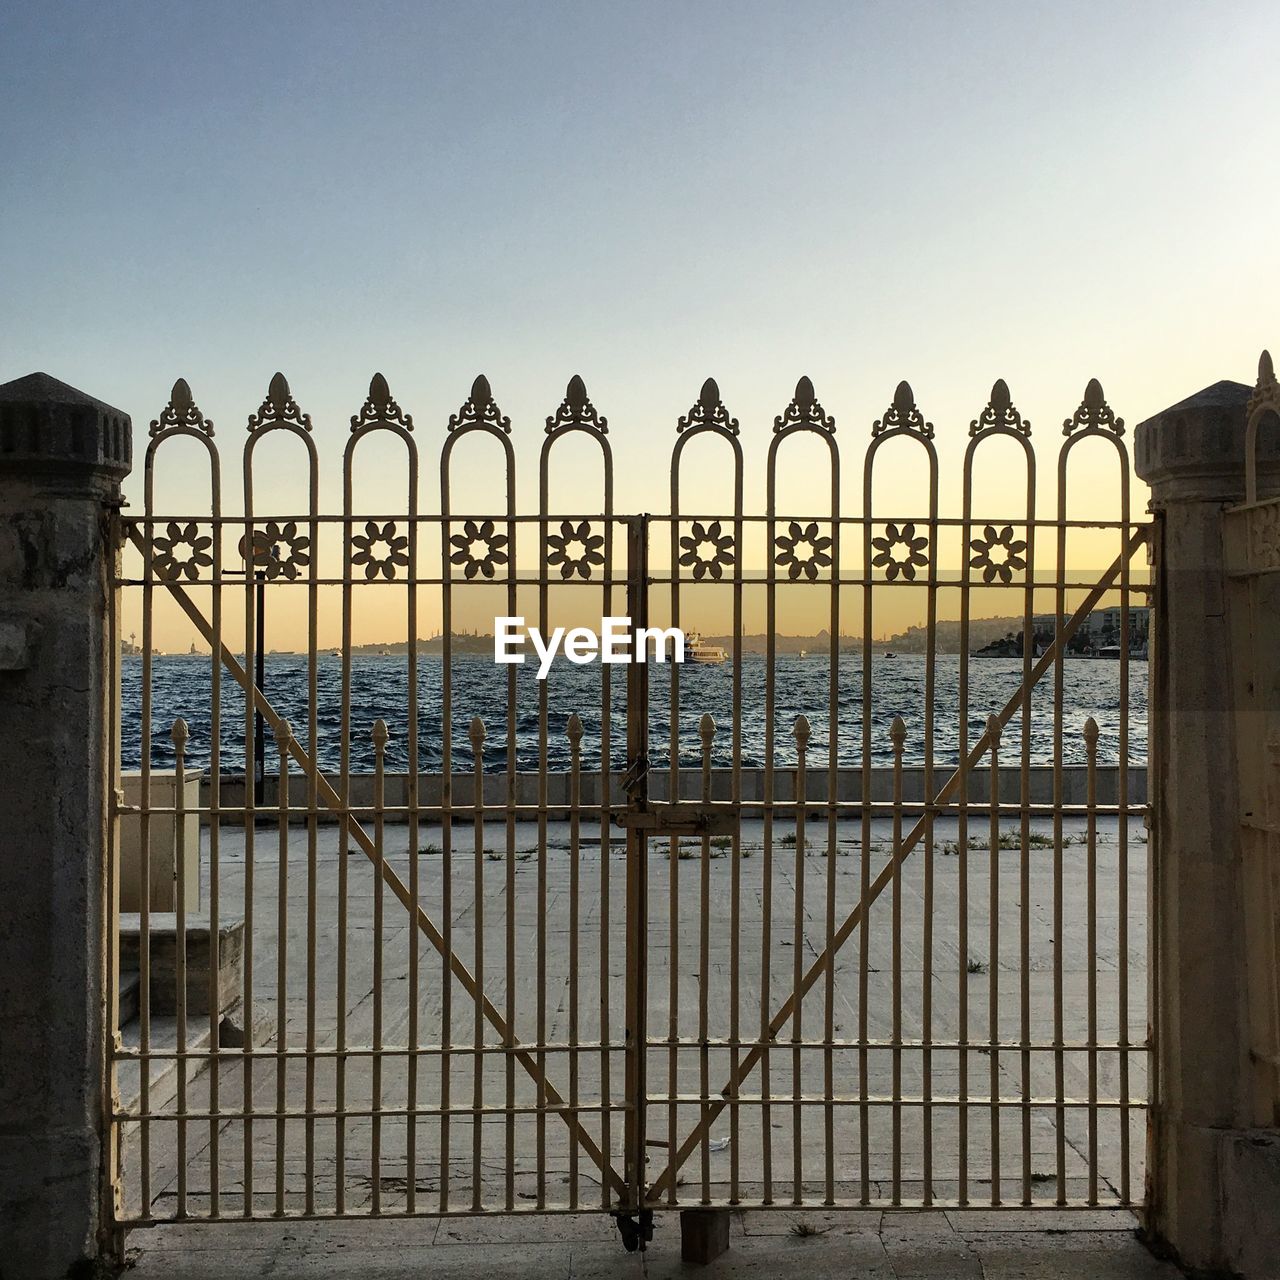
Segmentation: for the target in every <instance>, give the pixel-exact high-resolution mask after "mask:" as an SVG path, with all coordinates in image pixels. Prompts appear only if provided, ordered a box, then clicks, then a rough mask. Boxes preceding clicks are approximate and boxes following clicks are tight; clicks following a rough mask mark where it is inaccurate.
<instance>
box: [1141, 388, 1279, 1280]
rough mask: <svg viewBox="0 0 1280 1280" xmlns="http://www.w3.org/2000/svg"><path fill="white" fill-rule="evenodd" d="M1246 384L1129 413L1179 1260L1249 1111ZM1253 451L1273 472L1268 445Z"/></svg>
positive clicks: (1156, 1182)
mask: <svg viewBox="0 0 1280 1280" xmlns="http://www.w3.org/2000/svg"><path fill="white" fill-rule="evenodd" d="M1250 393H1251V388H1250V387H1247V386H1245V385H1243V384H1242V383H1238V382H1218V383H1215V384H1214V385H1213V386H1211V387H1207V388H1205V390H1203V391H1201V392H1199V393H1197V394H1196V395H1194V396H1191V397H1190V398H1189V399H1187V400H1183V401H1182V402H1181V403H1179V404H1175V405H1173V406H1172V407H1171V408H1168V409H1165V410H1164V411H1163V412H1162V413H1158V414H1156V415H1155V416H1154V417H1152V418H1150V419H1148V420H1147V421H1146V422H1144V423H1142V424H1141V425H1140V426H1139V427H1138V429H1137V433H1136V448H1135V465H1136V469H1137V472H1138V475H1139V476H1140V477H1141V478H1142V479H1143V480H1145V481H1147V483H1148V484H1149V485H1150V486H1151V510H1152V513H1153V515H1154V517H1155V532H1154V540H1153V541H1154V556H1155V599H1154V604H1155V608H1156V614H1155V617H1156V627H1157V632H1156V637H1155V640H1156V644H1155V648H1154V649H1153V655H1154V656H1153V660H1152V666H1151V699H1150V701H1151V726H1152V736H1151V745H1150V753H1149V758H1150V763H1149V769H1150V774H1151V778H1150V795H1151V797H1152V807H1153V829H1152V835H1151V846H1150V856H1151V864H1152V865H1151V879H1150V894H1151V914H1150V921H1151V931H1152V941H1153V964H1152V970H1151V1001H1150V1008H1151V1018H1152V1021H1153V1024H1154V1034H1155V1057H1154V1060H1153V1063H1152V1069H1153V1073H1154V1074H1153V1080H1152V1109H1151V1126H1150V1134H1149V1142H1148V1166H1147V1167H1148V1172H1147V1179H1148V1203H1149V1206H1150V1212H1149V1222H1148V1224H1147V1225H1148V1229H1149V1231H1150V1233H1151V1235H1152V1236H1153V1237H1154V1238H1155V1240H1156V1241H1158V1242H1160V1243H1162V1244H1164V1245H1167V1246H1170V1247H1172V1248H1173V1249H1174V1250H1176V1252H1177V1254H1178V1256H1179V1257H1180V1259H1181V1260H1182V1262H1183V1263H1184V1264H1186V1265H1188V1266H1192V1267H1201V1268H1208V1269H1216V1268H1225V1267H1229V1266H1231V1264H1232V1262H1233V1261H1234V1260H1233V1259H1232V1258H1231V1257H1230V1256H1229V1255H1230V1254H1231V1253H1232V1252H1233V1249H1232V1248H1231V1245H1230V1240H1231V1238H1232V1236H1233V1235H1234V1234H1235V1226H1236V1225H1238V1224H1234V1225H1233V1220H1234V1219H1235V1218H1237V1217H1239V1216H1240V1215H1241V1214H1247V1213H1249V1212H1250V1210H1251V1206H1250V1205H1249V1204H1248V1203H1247V1202H1246V1203H1241V1199H1242V1197H1241V1195H1240V1191H1241V1187H1240V1183H1239V1180H1238V1179H1236V1180H1233V1181H1232V1183H1231V1184H1230V1185H1228V1173H1227V1167H1228V1160H1227V1157H1228V1155H1229V1151H1230V1148H1231V1146H1232V1144H1233V1142H1234V1141H1235V1139H1236V1138H1238V1137H1239V1135H1240V1133H1241V1132H1242V1131H1243V1130H1246V1129H1247V1128H1248V1127H1249V1125H1250V1119H1251V1117H1250V1090H1251V1087H1252V1080H1253V1069H1252V1066H1251V1063H1250V1058H1249V1022H1248V999H1247V971H1246V954H1245V937H1244V910H1243V878H1242V858H1241V835H1240V831H1241V828H1240V819H1241V811H1240V800H1239V785H1238V770H1237V767H1236V761H1237V754H1236V732H1235V729H1236V725H1235V710H1234V707H1233V698H1232V680H1233V654H1232V647H1231V630H1230V620H1229V618H1228V616H1227V603H1226V602H1227V578H1226V569H1227V566H1226V562H1225V556H1224V539H1223V523H1224V522H1223V510H1224V508H1225V507H1226V506H1228V505H1230V504H1232V503H1236V502H1239V501H1241V500H1242V499H1243V497H1244V492H1245V489H1244V467H1245V418H1246V405H1247V403H1248V400H1249V397H1250ZM1263 457H1264V458H1269V459H1270V460H1272V465H1271V467H1270V468H1269V470H1270V473H1271V475H1272V477H1274V476H1275V474H1276V467H1275V466H1274V459H1275V458H1276V457H1277V454H1276V451H1275V450H1274V447H1273V448H1272V449H1271V450H1270V451H1269V452H1266V453H1264V454H1263ZM1260 1190H1261V1189H1260V1188H1259V1191H1260ZM1244 1199H1245V1200H1246V1201H1247V1196H1246V1197H1244Z"/></svg>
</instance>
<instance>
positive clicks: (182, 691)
mask: <svg viewBox="0 0 1280 1280" xmlns="http://www.w3.org/2000/svg"><path fill="white" fill-rule="evenodd" d="M830 661H831V659H830V655H829V654H827V653H816V654H809V655H807V656H801V655H798V654H780V655H777V656H776V658H775V660H774V669H773V700H774V702H773V726H774V741H773V757H774V764H775V766H779V767H785V766H788V765H793V764H794V763H795V760H796V741H795V734H794V730H795V723H796V719H797V717H799V716H801V715H803V716H804V717H805V718H806V719H807V720H808V722H809V729H810V736H809V742H808V751H807V762H808V765H809V767H811V768H817V767H825V766H826V764H827V758H828V757H827V753H828V751H829V750H830V747H831V743H832V740H833V739H834V741H835V744H836V751H837V763H838V764H839V765H841V766H849V767H858V766H860V764H861V762H862V714H863V688H862V679H863V662H862V655H861V654H860V653H841V654H840V655H839V656H838V659H837V663H838V666H837V694H838V696H837V706H836V714H835V717H834V727H833V725H832V722H831V717H830V716H829V714H828V712H829V694H830V689H829V680H830ZM265 663H266V668H265V678H264V683H265V690H264V692H265V693H266V696H267V698H268V699H269V701H270V702H271V704H272V705H273V706H274V707H275V708H276V710H277V711H278V712H279V713H280V714H281V715H282V716H284V717H285V718H286V719H287V720H288V721H289V722H290V727H291V729H292V731H293V733H294V735H295V736H296V737H297V738H298V739H299V740H300V741H301V742H302V743H303V744H304V745H307V746H308V747H310V746H311V744H312V734H313V728H312V726H311V724H310V723H309V716H308V705H307V701H308V700H307V683H308V681H307V659H306V657H305V655H297V654H270V655H268V656H267V657H266V659H265ZM142 665H143V664H142V658H141V657H139V656H131V657H126V658H124V659H123V670H122V673H121V685H122V689H121V693H122V723H121V765H122V767H123V768H124V769H126V770H130V769H138V768H139V767H140V766H141V761H142V755H143V752H144V750H145V746H144V740H143V738H144V735H143V733H142V725H141V710H142V698H141V693H142ZM210 668H211V660H210V658H209V656H208V655H207V654H206V655H204V656H203V657H200V656H195V655H192V656H186V655H182V656H178V655H172V656H170V655H166V656H156V657H153V658H152V664H151V735H150V750H151V764H152V767H159V768H164V767H166V766H167V767H172V766H173V764H174V748H173V743H172V738H171V733H172V727H173V723H174V721H175V720H176V719H177V718H179V717H181V718H182V719H184V720H185V721H186V722H187V726H188V731H189V734H190V737H189V740H188V743H187V747H186V762H187V765H188V767H191V766H205V767H207V766H208V765H209V763H210V761H211V759H212V756H213V747H214V744H213V742H212V738H211V734H212V716H211V706H212V697H211V670H210ZM627 670H628V668H627V667H625V666H612V667H608V668H602V667H600V666H599V665H597V664H594V663H593V664H591V665H583V666H579V665H575V664H573V663H570V662H568V661H566V660H564V659H563V658H561V659H558V660H557V661H556V662H555V664H554V666H553V669H552V671H551V673H550V675H549V677H548V679H547V681H546V692H547V711H546V725H547V763H548V767H549V768H550V769H551V770H556V771H558V770H565V769H568V767H569V762H570V748H569V738H568V734H567V728H568V724H569V718H570V716H572V715H574V714H576V715H577V716H578V718H579V719H580V720H581V722H582V727H583V736H582V744H581V750H582V766H583V768H584V769H587V770H591V769H599V768H600V756H601V741H602V739H601V726H602V724H603V723H604V722H605V720H606V716H605V715H604V714H603V712H604V709H605V706H606V702H605V696H604V687H603V681H602V677H603V675H604V673H605V672H608V673H609V683H610V688H609V699H608V703H607V706H608V708H609V714H608V716H607V722H608V725H609V736H610V742H609V754H610V757H611V759H612V762H613V765H614V767H615V768H618V769H622V768H625V755H626V712H627ZM510 671H515V672H516V697H515V710H516V725H515V742H514V751H515V758H516V766H517V768H518V769H520V770H522V771H523V770H536V769H537V767H538V760H539V726H540V723H541V715H540V708H539V701H540V691H539V682H538V681H537V679H536V676H535V671H536V668H535V667H534V666H532V665H529V664H526V665H524V666H517V667H506V666H498V665H497V664H495V663H494V661H493V658H492V656H491V655H489V654H483V653H482V654H455V655H453V659H452V693H451V702H452V733H451V738H452V744H451V749H452V762H453V768H454V769H455V770H458V769H472V768H473V767H474V757H473V755H472V746H471V740H470V734H469V729H470V725H471V721H472V719H473V717H476V716H479V717H480V718H481V720H482V721H483V723H484V728H485V737H484V742H483V748H482V753H483V768H484V769H485V770H486V771H494V772H498V771H501V770H504V769H505V768H506V767H507V752H508V750H509V749H511V744H509V743H508V741H507V679H508V672H510ZM443 674H444V671H443V662H442V658H441V656H440V655H439V654H421V655H419V657H418V679H417V685H418V696H417V704H418V705H417V720H418V755H419V760H418V767H419V770H420V771H422V772H427V773H432V772H439V770H440V768H441V765H442V764H443V760H444V751H445V744H444V740H443V730H442V724H443V709H444V696H443V689H444V682H443ZM767 676H768V667H767V660H766V658H765V656H764V655H762V654H744V655H743V658H742V695H741V702H742V712H741V721H740V729H741V739H742V763H743V765H745V766H748V767H753V766H756V767H758V766H762V765H763V764H764V763H765V756H766V752H767V750H768V744H767V742H766V736H767V735H766V729H767V725H768V707H767V702H766V688H767V685H768V679H767ZM671 678H672V668H671V667H670V666H668V665H663V664H657V663H653V664H650V666H649V758H650V763H651V765H652V766H653V767H664V766H669V764H670V758H671V756H670V752H671V715H670V713H671ZM870 678H871V756H872V764H873V765H889V764H892V763H893V742H892V738H891V735H890V727H891V725H892V723H893V720H894V718H895V717H896V716H901V717H902V719H903V721H904V722H905V724H906V729H907V732H906V739H905V742H904V747H903V759H904V761H905V763H907V764H919V763H921V762H922V761H923V759H924V751H925V718H926V717H925V697H926V694H925V690H926V659H925V657H924V656H923V655H918V654H897V655H889V654H883V653H880V654H875V655H874V656H873V657H872V661H871V677H870ZM316 682H317V694H318V696H317V708H316V722H315V726H314V735H315V741H314V750H315V752H316V755H317V756H318V758H319V763H320V766H321V768H322V769H324V770H325V771H326V772H336V771H338V769H339V767H340V763H341V752H342V661H341V659H340V658H339V657H338V656H337V655H336V654H321V655H320V656H319V657H318V660H317V670H316ZM1021 682H1022V660H1021V659H1020V658H979V657H972V658H970V660H969V705H968V715H967V720H968V740H969V743H970V744H972V743H973V742H974V741H976V740H977V738H978V737H979V736H980V735H981V733H982V731H983V728H984V726H985V724H986V720H987V717H988V716H989V715H991V714H992V713H994V712H999V711H1000V710H1001V709H1002V708H1003V707H1004V706H1005V704H1006V703H1007V702H1008V701H1009V699H1010V698H1012V697H1014V696H1015V695H1016V694H1017V693H1018V691H1019V688H1020V686H1021ZM959 683H960V658H959V656H958V655H955V654H946V655H937V656H936V657H935V660H934V697H933V707H934V725H933V730H934V751H933V755H934V761H935V763H936V764H939V765H945V764H953V763H955V762H956V760H957V759H958V755H959V751H960V705H959V702H960V699H959ZM1062 684H1063V701H1062V758H1063V761H1064V763H1067V764H1083V763H1084V762H1085V760H1086V754H1085V740H1084V732H1083V731H1084V726H1085V722H1086V721H1087V720H1088V719H1089V718H1090V717H1092V718H1093V720H1094V721H1095V722H1096V723H1097V725H1098V731H1099V732H1098V757H1097V758H1098V763H1099V764H1100V765H1115V764H1118V763H1119V762H1120V759H1121V749H1122V741H1121V739H1122V729H1123V728H1125V727H1126V725H1127V743H1125V744H1123V745H1124V747H1125V752H1124V754H1125V756H1126V758H1127V760H1128V762H1129V763H1130V764H1135V765H1141V764H1145V763H1146V759H1147V663H1146V662H1145V661H1140V660H1137V659H1133V660H1131V661H1130V662H1129V663H1128V689H1127V694H1126V696H1125V697H1124V698H1123V699H1122V697H1121V663H1120V662H1119V661H1118V660H1115V659H1105V658H1074V659H1067V660H1066V661H1064V662H1063V664H1062ZM408 692H409V682H408V665H407V658H406V655H405V654H404V653H390V654H377V653H367V654H357V655H353V657H352V661H351V694H350V701H351V713H350V751H351V762H350V768H351V770H352V772H356V773H363V772H368V773H371V772H373V768H374V747H373V725H374V722H375V721H376V720H378V719H381V720H383V721H385V723H386V726H387V729H388V731H389V734H390V739H389V741H388V744H387V750H386V769H387V771H388V772H390V773H403V772H407V771H408V768H409V750H408V715H409V699H408ZM678 693H679V717H678V734H677V750H678V752H679V758H680V762H681V764H682V765H688V766H693V767H696V766H697V765H698V764H699V763H700V762H701V758H702V757H701V750H702V748H701V742H700V738H699V732H698V729H699V722H700V720H701V717H702V716H703V715H704V714H706V713H709V714H710V715H711V716H712V718H713V720H714V721H715V723H716V734H715V736H714V738H713V741H712V764H713V766H717V767H720V766H728V765H730V764H731V763H732V732H731V730H732V720H733V714H732V713H733V664H732V662H725V663H722V664H719V665H693V664H684V665H683V666H681V667H680V668H679V676H678ZM221 703H222V723H221V732H220V743H219V763H220V767H221V768H222V769H223V770H224V771H225V772H229V773H234V772H242V771H243V769H244V761H245V702H244V695H243V693H242V691H241V690H240V688H239V686H238V685H237V684H236V683H235V681H234V680H233V679H232V678H231V677H230V675H229V674H227V673H226V672H225V671H224V673H223V677H222V696H221ZM1023 731H1024V725H1023V712H1022V709H1021V708H1019V709H1018V710H1017V711H1016V712H1015V714H1014V715H1013V717H1012V719H1011V720H1010V722H1009V724H1008V726H1007V728H1006V729H1005V731H1004V734H1003V736H1002V740H1001V746H1000V751H1001V758H1002V759H1003V760H1007V761H1009V762H1010V763H1012V762H1014V761H1016V760H1018V759H1019V758H1020V754H1021V747H1022V734H1023ZM1027 731H1028V733H1029V738H1030V744H1031V751H1030V755H1031V762H1032V763H1033V764H1051V763H1052V762H1053V758H1054V669H1053V668H1052V667H1050V668H1049V670H1048V671H1047V672H1046V673H1045V675H1044V677H1043V678H1042V680H1041V681H1040V683H1039V684H1038V685H1037V687H1036V688H1035V690H1034V692H1033V695H1032V698H1031V707H1030V716H1029V722H1028V725H1027ZM276 755H277V748H276V746H275V743H274V738H273V735H272V733H271V730H270V729H269V728H268V729H267V759H268V761H269V762H270V761H273V760H274V759H275V758H276ZM268 767H270V765H269V766H268Z"/></svg>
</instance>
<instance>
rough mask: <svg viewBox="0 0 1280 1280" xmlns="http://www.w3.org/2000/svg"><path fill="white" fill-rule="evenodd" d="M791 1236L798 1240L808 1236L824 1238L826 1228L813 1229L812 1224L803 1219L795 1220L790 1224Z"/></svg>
mask: <svg viewBox="0 0 1280 1280" xmlns="http://www.w3.org/2000/svg"><path fill="white" fill-rule="evenodd" d="M791 1234H792V1235H793V1236H798V1237H800V1238H802V1239H803V1238H805V1237H808V1236H825V1235H826V1234H827V1228H826V1227H815V1226H814V1225H813V1223H812V1222H809V1221H808V1220H807V1219H805V1218H797V1219H796V1220H795V1221H794V1222H793V1223H792V1224H791Z"/></svg>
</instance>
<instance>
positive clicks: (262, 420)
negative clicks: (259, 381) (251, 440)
mask: <svg viewBox="0 0 1280 1280" xmlns="http://www.w3.org/2000/svg"><path fill="white" fill-rule="evenodd" d="M286 425H288V426H295V427H301V428H302V429H303V430H304V431H310V430H311V415H310V414H309V413H303V412H302V410H301V409H300V408H299V407H298V402H297V401H296V400H295V399H294V398H293V393H292V392H291V391H290V390H289V383H288V380H287V379H286V378H285V376H284V374H283V373H277V374H276V375H275V377H274V378H272V379H271V385H270V386H269V387H268V388H267V396H266V399H265V400H263V402H262V403H261V404H260V405H259V406H258V412H257V413H254V414H250V415H249V426H248V429H249V431H250V432H253V431H260V430H262V429H263V428H264V427H270V426H286Z"/></svg>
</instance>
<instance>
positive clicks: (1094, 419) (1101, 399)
mask: <svg viewBox="0 0 1280 1280" xmlns="http://www.w3.org/2000/svg"><path fill="white" fill-rule="evenodd" d="M1079 427H1083V428H1085V430H1087V431H1103V430H1107V431H1111V432H1113V433H1114V434H1115V435H1117V436H1122V435H1124V419H1123V418H1117V417H1116V415H1115V413H1114V412H1113V410H1112V408H1111V406H1110V405H1109V404H1108V403H1107V398H1106V396H1105V395H1104V394H1103V392H1102V383H1100V382H1099V381H1098V380H1097V378H1090V379H1089V385H1088V386H1086V387H1085V389H1084V399H1083V400H1081V401H1080V407H1079V408H1078V409H1077V410H1076V411H1075V413H1073V414H1072V415H1071V417H1069V418H1067V419H1066V420H1065V421H1064V422H1063V424H1062V434H1063V435H1064V436H1069V435H1070V434H1071V433H1072V432H1073V431H1075V430H1076V429H1077V428H1079Z"/></svg>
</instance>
